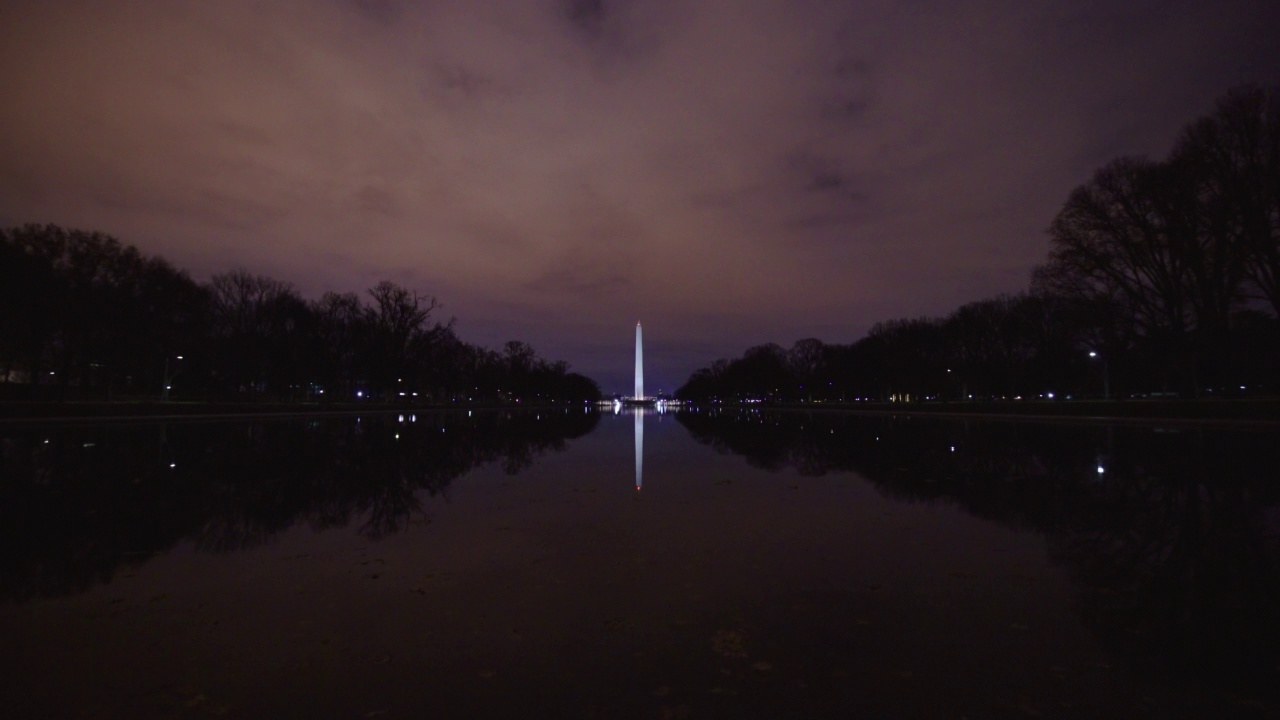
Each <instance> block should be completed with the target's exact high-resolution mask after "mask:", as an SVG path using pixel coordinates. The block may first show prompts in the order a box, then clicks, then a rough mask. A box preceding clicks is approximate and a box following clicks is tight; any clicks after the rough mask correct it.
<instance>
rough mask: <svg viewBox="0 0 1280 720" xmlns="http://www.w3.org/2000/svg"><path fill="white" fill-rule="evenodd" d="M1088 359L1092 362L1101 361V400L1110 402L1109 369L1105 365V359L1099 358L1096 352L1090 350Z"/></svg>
mask: <svg viewBox="0 0 1280 720" xmlns="http://www.w3.org/2000/svg"><path fill="white" fill-rule="evenodd" d="M1089 357H1090V358H1091V359H1094V360H1097V359H1101V360H1102V399H1103V400H1110V399H1111V368H1110V366H1109V365H1108V364H1107V359H1106V358H1104V357H1100V356H1099V355H1098V351H1097V350H1090V351H1089Z"/></svg>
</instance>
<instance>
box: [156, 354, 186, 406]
mask: <svg viewBox="0 0 1280 720" xmlns="http://www.w3.org/2000/svg"><path fill="white" fill-rule="evenodd" d="M173 357H174V359H175V360H182V356H181V355H174V356H173ZM178 370H179V369H178V368H174V370H173V374H170V373H169V356H168V355H165V356H164V390H163V391H162V392H161V394H160V399H161V400H163V401H164V402H168V401H169V388H170V387H171V386H172V385H173V379H174V378H175V377H177V376H178Z"/></svg>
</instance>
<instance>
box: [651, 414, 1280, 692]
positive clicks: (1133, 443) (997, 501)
mask: <svg viewBox="0 0 1280 720" xmlns="http://www.w3.org/2000/svg"><path fill="white" fill-rule="evenodd" d="M676 418H677V420H678V421H679V422H680V423H681V424H682V425H684V426H685V427H686V428H688V430H689V431H690V433H692V434H693V436H694V438H695V439H697V440H698V441H700V442H702V443H704V444H707V445H710V446H712V447H714V448H716V449H717V450H719V451H721V452H727V453H732V454H736V455H741V456H743V457H744V458H746V460H747V461H748V462H749V463H750V464H751V465H753V466H756V467H759V468H762V469H766V470H770V471H778V470H783V469H787V468H794V469H795V470H796V471H798V472H799V473H800V474H801V475H806V476H818V475H823V474H825V473H828V472H854V473H856V474H857V475H858V476H860V477H862V478H864V479H866V480H867V481H869V482H870V483H872V484H873V485H874V486H875V487H876V488H877V489H878V490H879V491H880V492H881V493H883V494H885V495H886V496H889V497H892V498H894V499H897V500H905V501H908V502H913V503H928V504H935V503H945V504H949V505H954V506H957V507H959V508H961V509H963V510H965V511H966V512H968V513H970V514H972V515H974V516H977V517H980V518H983V519H985V520H990V521H993V522H996V523H999V524H1002V525H1005V526H1007V527H1011V528H1016V529H1020V530H1031V531H1035V532H1038V533H1041V534H1043V535H1044V537H1045V539H1046V542H1047V544H1048V548H1049V552H1050V555H1051V557H1052V558H1053V560H1054V561H1055V562H1057V563H1059V564H1061V565H1062V566H1063V567H1065V568H1066V569H1067V570H1068V572H1069V573H1070V576H1071V579H1072V582H1073V584H1074V586H1075V589H1076V592H1077V597H1078V602H1077V608H1078V611H1079V612H1080V614H1081V616H1082V618H1083V619H1084V620H1085V622H1086V623H1087V624H1088V626H1089V627H1090V628H1091V629H1092V630H1093V631H1094V632H1095V633H1096V635H1097V636H1098V638H1099V640H1101V641H1102V642H1103V643H1104V644H1105V645H1106V646H1107V647H1108V648H1109V649H1111V650H1113V651H1115V652H1117V653H1119V654H1121V655H1123V656H1124V657H1127V658H1129V659H1131V660H1132V661H1133V662H1134V663H1135V666H1136V667H1137V668H1139V669H1142V670H1146V671H1151V672H1155V673H1158V674H1167V673H1173V674H1176V675H1185V677H1188V678H1191V679H1194V680H1195V681H1196V682H1205V681H1210V682H1213V683H1215V684H1216V683H1223V684H1226V685H1227V686H1228V687H1230V686H1232V685H1239V686H1240V688H1241V689H1252V690H1256V689H1257V688H1259V687H1266V688H1274V687H1275V683H1274V682H1273V681H1272V678H1271V674H1273V673H1274V666H1275V663H1276V662H1277V661H1280V650H1278V649H1280V613H1278V612H1277V611H1276V608H1277V607H1280V542H1278V541H1277V537H1276V534H1275V527H1274V522H1273V516H1274V513H1275V512H1276V510H1277V509H1278V508H1280V486H1277V485H1276V484H1275V483H1273V482H1270V475H1269V474H1268V472H1267V471H1268V470H1269V469H1270V468H1273V467H1275V465H1276V463H1277V462H1278V461H1280V449H1277V447H1276V446H1275V444H1274V443H1272V442H1270V436H1269V434H1268V433H1267V432H1266V431H1257V432H1246V431H1213V430H1206V429H1204V428H1187V429H1185V430H1182V431H1179V432H1169V431H1165V432H1152V431H1151V430H1150V429H1148V428H1135V427H1123V428H1118V427H1101V426H1075V425H1072V426H1068V425H1060V424H1012V423H994V424H993V423H991V422H967V421H956V420H939V419H922V418H910V417H905V416H904V417H891V416H882V415H877V416H864V415H850V414H848V413H839V412H801V411H777V410H774V411H769V410H765V411H758V410H754V411H753V410H750V409H738V408H734V409H729V408H726V409H724V410H707V411H702V412H683V413H678V414H677V415H676ZM1276 699H1280V696H1277V698H1276Z"/></svg>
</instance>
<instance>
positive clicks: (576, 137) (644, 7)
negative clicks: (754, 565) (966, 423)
mask: <svg viewBox="0 0 1280 720" xmlns="http://www.w3.org/2000/svg"><path fill="white" fill-rule="evenodd" d="M1277 5H1278V4H1277V3H1275V2H1271V1H1270V0H1257V1H1256V2H1212V1H1209V0H1202V1H1195V2H1190V1H1186V2H1180V1H1178V0H1168V1H1166V2H1154V1H1148V0H1133V1H1126V2H1118V1H1117V2H1110V1H1107V2H1103V1H1097V2H1093V1H1088V0H1079V1H1061V2H1048V1H1045V0H1007V1H1005V0H991V1H988V2H964V3H957V2H951V1H949V0H916V1H891V0H871V1H866V2H852V1H835V0H829V1H828V0H807V1H806V0H776V1H765V0H738V1H736V2H730V1H728V0H653V1H644V0H596V1H595V2H587V1H581V0H579V1H574V2H570V1H568V0H537V1H535V0H502V1H498V0H470V1H465V2H464V1H463V0H451V1H444V0H441V1H436V2H411V1H410V0H307V1H305V2H304V1H301V0H298V1H292V2H289V1H285V0H271V1H255V2H250V1H247V0H246V1H243V2H237V1H235V0H219V1H218V2H180V1H178V0H155V1H148V0H130V1H127V2H126V1H119V2H107V1H105V0H89V1H84V2H77V1H75V0H36V1H32V2H25V1H13V0H0V98H3V102H0V224H3V225H13V224H18V223H26V222H42V223H43V222H52V223H56V224H59V225H63V226H66V227H80V228H86V229H95V230H102V231H105V232H109V233H111V234H113V235H116V236H117V237H119V238H121V239H122V240H124V241H125V242H128V243H132V244H134V245H137V246H138V247H139V248H141V249H142V250H143V251H145V252H148V253H154V254H160V255H163V256H165V257H166V258H168V259H170V260H171V261H173V262H174V263H175V264H177V265H178V266H180V267H183V268H186V269H188V270H190V271H191V273H192V275H193V276H194V277H195V278H196V279H198V280H204V279H207V278H208V277H209V276H210V275H212V274H214V273H217V272H220V271H223V270H227V269H229V268H232V267H237V266H243V267H246V268H248V269H250V270H252V271H254V272H258V273H262V274H267V275H271V276H273V277H275V278H278V279H281V280H287V281H289V282H292V283H293V284H294V285H295V286H297V287H298V288H299V290H301V291H302V292H303V294H304V295H306V296H309V297H318V296H319V294H321V293H322V292H324V291H326V290H338V291H359V290H363V289H364V288H367V287H369V286H371V285H372V284H374V283H375V282H376V281H378V280H380V279H391V280H394V281H396V282H399V283H401V284H404V285H408V286H411V287H414V288H416V289H418V290H420V291H422V292H425V293H429V294H432V295H435V296H437V297H438V298H439V299H440V300H441V301H442V302H443V303H444V305H445V314H446V315H447V316H455V317H456V318H457V321H458V326H457V327H458V330H459V334H460V335H461V336H462V337H463V338H464V339H466V340H469V341H472V342H478V343H481V344H485V345H490V346H494V345H497V344H500V343H501V342H503V341H505V340H508V339H513V338H518V339H522V340H526V341H528V342H530V343H532V344H533V346H534V347H535V348H536V349H537V350H538V351H539V352H540V353H541V354H543V355H544V356H549V357H552V358H559V359H564V360H567V361H568V362H569V363H570V364H572V365H573V366H574V368H575V369H578V370H579V371H581V372H584V373H586V374H588V375H591V376H592V377H595V378H596V379H598V380H600V381H601V384H602V385H603V386H604V389H605V390H606V391H614V390H617V391H625V390H627V389H628V388H629V385H630V380H629V377H630V367H631V356H630V353H631V342H632V332H633V328H634V324H635V322H636V320H642V321H643V322H644V325H645V340H646V349H647V367H648V376H649V377H648V382H647V383H646V386H647V388H648V389H650V390H656V389H658V388H664V389H667V390H672V389H674V387H675V386H676V385H678V384H679V383H680V382H681V381H683V380H684V379H685V378H686V377H687V375H688V374H689V373H690V372H691V371H692V370H694V369H696V368H697V367H699V366H701V365H705V364H707V363H709V362H710V361H712V360H714V359H716V358H717V357H725V356H732V355H737V354H739V353H741V352H742V350H744V349H745V348H746V347H748V346H750V345H755V344H759V343H761V342H768V341H774V342H778V343H780V344H783V345H786V346H789V345H790V344H791V343H792V342H793V341H795V340H796V339H799V338H803V337H811V336H816V337H819V338H822V339H824V340H827V341H831V342H850V341H852V340H855V339H857V338H858V337H861V336H862V335H863V334H864V333H865V332H866V330H867V328H868V327H869V326H870V325H871V324H873V323H874V322H876V321H878V320H882V319H888V318H893V317H905V316H917V315H941V314H945V313H947V312H948V311H950V310H951V309H953V308H954V307H956V306H958V305H960V304H962V303H964V302H966V301H969V300H975V299H979V298H981V297H985V296H989V295H992V294H996V293H1001V292H1016V291H1018V290H1021V289H1023V288H1025V287H1026V284H1027V281H1028V275H1029V272H1030V269H1031V267H1032V266H1033V265H1034V264H1036V263H1037V262H1039V261H1040V260H1041V259H1042V258H1043V257H1044V256H1045V254H1046V252H1047V241H1046V238H1045V235H1044V228H1045V227H1047V226H1048V224H1049V222H1050V221H1051V219H1052V217H1053V215H1054V213H1055V211H1056V210H1057V208H1058V207H1060V206H1061V204H1062V202H1063V201H1064V200H1065V199H1066V196H1067V194H1068V193H1069V192H1070V190H1071V188H1072V187H1074V186H1075V185H1078V184H1079V183H1081V182H1083V181H1084V180H1086V179H1087V178H1088V176H1089V174H1090V173H1091V172H1092V170H1093V169H1094V168H1096V167H1097V166H1099V165H1101V164H1102V163H1104V162H1106V161H1107V160H1109V159H1111V158H1113V157H1115V156H1117V155H1121V154H1146V155H1151V156H1161V155H1163V154H1164V153H1166V152H1167V151H1168V149H1169V147H1170V145H1171V143H1172V142H1173V140H1174V138H1175V137H1176V135H1177V132H1178V130H1179V128H1180V127H1182V126H1183V125H1184V124H1186V123H1187V122H1188V121H1190V120H1191V119H1193V118H1195V117H1196V116H1198V115H1201V114H1203V113H1205V112H1207V111H1209V110H1210V109H1211V108H1212V105H1213V101H1214V99H1215V98H1216V97H1217V96H1219V95H1221V94H1222V92H1223V91H1224V90H1226V89H1227V88H1229V87H1231V86H1232V85H1235V84H1240V83H1245V82H1256V83H1264V84H1269V83H1276V82H1280V49H1278V46H1280V43H1277V42H1276V40H1275V37H1276V35H1275V33H1276V29H1277V28H1280V9H1277Z"/></svg>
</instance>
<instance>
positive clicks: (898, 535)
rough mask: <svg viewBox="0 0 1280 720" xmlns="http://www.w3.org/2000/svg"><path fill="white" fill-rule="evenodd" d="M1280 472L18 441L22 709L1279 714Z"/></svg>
mask: <svg viewBox="0 0 1280 720" xmlns="http://www.w3.org/2000/svg"><path fill="white" fill-rule="evenodd" d="M1278 441H1280V431H1277V430H1275V429H1274V428H1272V429H1248V428H1210V427H1196V426H1171V427H1138V426H1117V427H1110V426H1094V425H1080V424H1031V423H1011V422H1001V421H982V422H979V421H957V420H924V419H906V418H892V417H888V416H855V415H847V414H840V413H796V412H778V413H768V412H765V413H755V412H729V413H724V414H715V413H709V412H687V413H681V414H679V415H674V414H666V415H657V414H650V415H647V416H644V417H635V416H630V415H625V414H624V415H617V416H615V415H613V414H612V413H606V414H603V415H600V414H597V413H595V412H594V411H591V412H583V411H582V410H581V409H578V410H576V411H569V412H565V411H563V410H555V411H542V412H537V411H534V412H525V413H481V412H478V411H477V412H475V413H473V414H468V413H467V412H465V411H463V412H454V413H418V414H414V415H405V416H403V417H400V416H397V415H382V416H364V417H361V418H359V419H358V420H357V418H355V417H349V416H348V417H327V418H322V419H311V418H308V419H293V420H271V421H249V422H245V421H234V422H217V423H198V422H191V423H178V424H172V423H171V424H167V425H158V424H126V425H114V426H93V427H90V426H84V427H65V426H63V427H55V426H47V427H27V428H18V427H0V533H2V534H0V541H2V542H3V545H2V546H0V642H2V644H0V653H3V654H4V662H3V666H4V667H5V668H6V669H5V670H4V671H3V673H2V674H0V707H2V708H5V710H4V714H5V716H7V717H23V718H25V717H93V718H98V717H206V716H229V717H246V718H247V717H271V716H297V717H306V716H311V717H354V718H365V717H386V718H394V717H425V716H428V715H431V716H436V717H477V716H486V717H511V716H558V717H606V718H607V717H654V718H667V717H690V718H696V717H708V716H710V717H940V718H960V717H969V718H983V717H1017V718H1022V717H1068V718H1091V717H1153V718H1157V717H1160V718H1162V717H1270V716H1275V715H1276V714H1277V713H1280V691H1278V689H1277V688H1278V687H1280V483H1277V479H1276V467H1277V461H1278V460H1280V442H1278ZM638 488H639V489H638Z"/></svg>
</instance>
